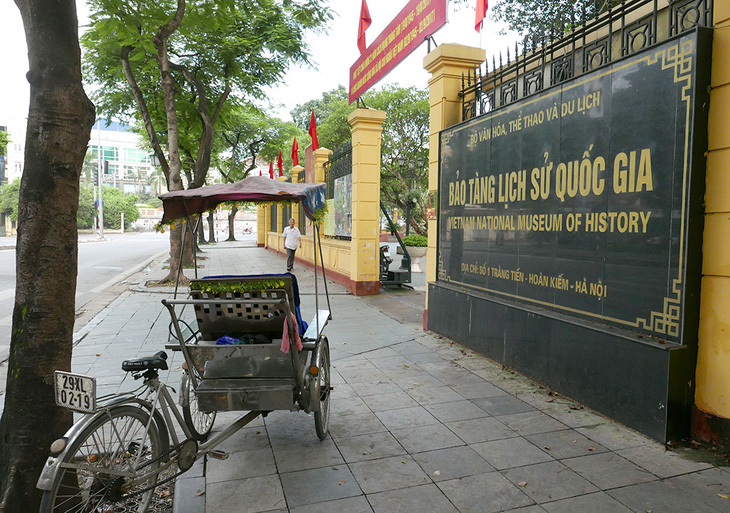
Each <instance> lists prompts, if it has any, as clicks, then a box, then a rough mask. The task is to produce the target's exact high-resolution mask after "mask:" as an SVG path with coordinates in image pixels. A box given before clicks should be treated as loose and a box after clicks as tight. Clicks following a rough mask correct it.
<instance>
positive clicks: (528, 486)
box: [503, 461, 598, 504]
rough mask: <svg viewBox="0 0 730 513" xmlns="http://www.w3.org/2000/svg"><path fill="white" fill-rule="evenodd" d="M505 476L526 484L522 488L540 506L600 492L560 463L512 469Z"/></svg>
mask: <svg viewBox="0 0 730 513" xmlns="http://www.w3.org/2000/svg"><path fill="white" fill-rule="evenodd" d="M503 474H504V476H505V477H506V478H507V479H509V480H510V481H512V482H513V483H515V484H520V483H524V484H520V487H521V488H522V490H524V492H525V493H526V494H527V495H529V496H530V497H531V498H532V499H533V500H534V501H535V502H537V503H538V504H541V503H543V502H549V501H555V500H559V499H565V498H567V497H575V496H577V495H584V494H587V493H591V492H597V491H598V488H596V487H595V486H593V485H592V484H591V483H589V482H588V481H586V480H585V479H583V478H582V477H580V476H579V475H578V474H576V473H575V472H573V471H572V470H570V469H569V468H568V467H566V466H565V465H563V464H562V463H560V462H558V461H552V462H549V463H540V464H537V465H529V466H526V467H519V468H512V469H509V470H505V471H504V472H503Z"/></svg>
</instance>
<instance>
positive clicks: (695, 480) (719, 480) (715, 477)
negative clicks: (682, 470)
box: [667, 467, 730, 511]
mask: <svg viewBox="0 0 730 513" xmlns="http://www.w3.org/2000/svg"><path fill="white" fill-rule="evenodd" d="M728 470H730V468H728V467H726V468H725V469H724V470H723V469H720V468H711V469H708V470H703V471H701V472H694V473H692V474H684V475H682V476H678V477H673V478H671V479H668V480H667V482H669V483H671V484H673V485H675V486H677V487H678V488H681V489H682V490H684V491H685V492H687V493H689V494H691V495H692V496H694V497H696V498H697V500H700V501H702V502H704V503H707V504H709V505H710V506H713V507H715V508H717V510H718V511H730V500H728V499H726V498H724V497H722V496H723V495H724V496H725V497H730V472H728Z"/></svg>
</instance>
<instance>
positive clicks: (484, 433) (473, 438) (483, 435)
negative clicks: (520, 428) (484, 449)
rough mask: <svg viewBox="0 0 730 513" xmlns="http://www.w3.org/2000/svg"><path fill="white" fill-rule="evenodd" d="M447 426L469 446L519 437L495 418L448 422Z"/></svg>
mask: <svg viewBox="0 0 730 513" xmlns="http://www.w3.org/2000/svg"><path fill="white" fill-rule="evenodd" d="M446 426H447V427H448V428H449V429H450V430H451V431H453V432H454V433H455V434H456V435H457V436H458V437H459V438H461V439H462V440H464V442H466V443H468V444H475V443H479V442H488V441H492V440H501V439H503V438H512V437H515V436H517V433H515V432H514V431H512V430H511V429H510V428H508V427H507V426H505V425H504V424H502V423H501V422H500V421H499V420H497V419H496V418H494V417H483V418H480V419H471V420H460V421H457V422H447V423H446Z"/></svg>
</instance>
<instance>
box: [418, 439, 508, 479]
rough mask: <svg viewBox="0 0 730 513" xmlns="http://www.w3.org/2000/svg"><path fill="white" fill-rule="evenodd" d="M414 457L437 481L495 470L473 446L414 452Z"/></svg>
mask: <svg viewBox="0 0 730 513" xmlns="http://www.w3.org/2000/svg"><path fill="white" fill-rule="evenodd" d="M413 459H414V460H416V462H417V463H418V464H419V465H420V466H421V468H422V469H423V471H424V472H426V474H428V475H429V477H430V478H431V479H433V480H434V481H436V482H438V481H448V480H450V479H458V478H460V477H466V476H472V475H475V474H484V473H487V472H491V471H493V470H494V467H492V466H491V465H490V464H489V463H487V461H486V460H485V459H484V458H482V457H481V456H479V455H478V454H477V453H476V452H475V451H474V450H473V449H472V448H470V447H464V446H460V447H449V448H447V449H439V450H436V451H428V452H421V453H418V454H413Z"/></svg>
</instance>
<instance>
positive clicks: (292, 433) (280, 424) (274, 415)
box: [264, 403, 335, 448]
mask: <svg viewBox="0 0 730 513" xmlns="http://www.w3.org/2000/svg"><path fill="white" fill-rule="evenodd" d="M330 405H331V403H330ZM330 415H335V413H334V412H330ZM264 425H265V427H266V432H267V434H268V435H269V441H270V442H271V446H272V447H274V448H276V447H281V446H286V445H292V446H298V445H302V444H305V445H311V444H318V443H319V439H318V438H317V433H316V431H315V429H314V416H313V415H311V414H306V413H304V412H302V411H299V412H290V411H284V410H279V411H272V412H271V413H269V415H268V416H267V417H265V419H264Z"/></svg>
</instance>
